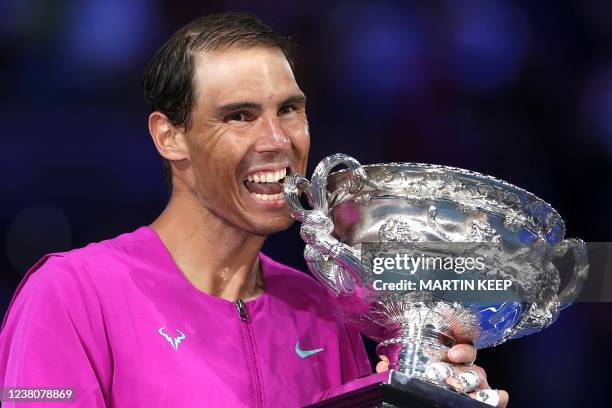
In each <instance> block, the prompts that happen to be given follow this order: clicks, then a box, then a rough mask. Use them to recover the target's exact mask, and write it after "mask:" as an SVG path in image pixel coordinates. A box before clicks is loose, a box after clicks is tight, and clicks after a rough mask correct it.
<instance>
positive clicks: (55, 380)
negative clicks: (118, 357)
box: [0, 256, 112, 408]
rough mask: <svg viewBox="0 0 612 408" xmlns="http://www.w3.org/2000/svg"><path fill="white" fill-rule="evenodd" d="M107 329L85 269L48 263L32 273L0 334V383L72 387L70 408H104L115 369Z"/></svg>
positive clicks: (60, 260) (54, 260)
mask: <svg viewBox="0 0 612 408" xmlns="http://www.w3.org/2000/svg"><path fill="white" fill-rule="evenodd" d="M103 328H104V323H103V319H102V313H101V311H100V308H99V302H98V299H97V294H96V292H95V289H94V287H93V285H92V283H91V281H90V279H89V277H88V275H87V274H86V273H85V271H83V270H80V269H79V268H78V267H75V266H73V265H71V263H70V262H69V260H68V259H67V258H65V257H61V256H51V257H49V258H46V259H43V261H41V262H39V263H38V264H37V265H36V266H35V267H34V268H33V269H32V270H30V271H29V272H28V274H27V275H26V278H24V282H23V283H22V284H21V285H20V288H19V289H18V292H17V294H16V295H15V297H14V300H13V302H12V303H11V306H10V307H9V310H8V312H7V316H6V318H5V322H4V324H3V327H2V331H1V333H0V384H2V386H3V387H19V388H21V387H40V388H51V387H54V388H65V387H69V388H71V389H72V390H73V392H74V399H73V401H72V404H70V405H71V406H75V407H105V406H106V403H105V397H104V395H105V394H104V392H103V388H104V385H105V384H104V383H105V382H106V379H108V378H110V373H111V370H112V367H111V363H110V357H109V350H108V345H107V343H106V339H105V334H104V329H103ZM40 404H41V403H40V402H30V403H28V402H18V403H14V402H5V403H3V406H6V407H14V406H15V407H21V408H28V407H34V406H40ZM42 404H44V406H45V407H49V408H52V407H54V406H57V407H65V406H66V403H65V402H64V403H61V402H58V403H54V402H45V403H42Z"/></svg>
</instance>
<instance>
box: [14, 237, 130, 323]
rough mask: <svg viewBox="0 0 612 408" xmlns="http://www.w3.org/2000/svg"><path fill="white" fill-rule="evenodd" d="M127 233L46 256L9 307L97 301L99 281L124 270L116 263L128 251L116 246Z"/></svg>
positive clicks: (22, 284)
mask: <svg viewBox="0 0 612 408" xmlns="http://www.w3.org/2000/svg"><path fill="white" fill-rule="evenodd" d="M126 235H129V234H123V235H120V236H118V237H116V238H113V239H110V240H106V241H101V242H97V243H90V244H89V245H87V246H85V247H82V248H77V249H73V250H71V251H67V252H58V253H51V254H47V255H45V256H43V257H42V258H41V259H40V260H39V261H38V262H36V263H35V264H34V265H33V266H32V267H31V268H30V269H29V270H28V271H27V272H26V274H25V276H24V277H23V279H22V281H21V283H20V284H19V286H18V287H17V290H16V291H15V293H14V295H13V299H12V301H11V304H10V305H9V310H12V311H15V309H22V308H26V309H32V308H40V309H45V305H50V304H53V305H59V304H65V306H66V308H67V309H74V308H75V307H79V306H81V305H82V302H88V303H91V302H96V303H97V302H98V296H97V291H96V286H97V285H96V281H98V282H104V281H105V280H108V279H109V278H110V277H111V276H112V275H113V274H116V273H117V271H118V270H119V269H120V268H117V267H113V266H117V265H120V264H121V263H122V258H124V257H125V254H123V253H122V252H121V251H119V250H117V249H116V246H117V245H118V244H119V243H121V242H122V241H125V239H126V237H125V236H126ZM7 315H8V312H7Z"/></svg>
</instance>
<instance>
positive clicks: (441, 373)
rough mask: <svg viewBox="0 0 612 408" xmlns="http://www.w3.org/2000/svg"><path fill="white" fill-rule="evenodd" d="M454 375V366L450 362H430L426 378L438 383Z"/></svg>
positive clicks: (426, 369) (426, 370)
mask: <svg viewBox="0 0 612 408" xmlns="http://www.w3.org/2000/svg"><path fill="white" fill-rule="evenodd" d="M452 376H453V367H452V366H451V365H450V364H448V363H443V362H438V363H429V364H427V367H426V368H425V378H427V379H428V380H430V381H433V382H436V383H442V382H444V381H445V380H446V379H447V378H449V377H452Z"/></svg>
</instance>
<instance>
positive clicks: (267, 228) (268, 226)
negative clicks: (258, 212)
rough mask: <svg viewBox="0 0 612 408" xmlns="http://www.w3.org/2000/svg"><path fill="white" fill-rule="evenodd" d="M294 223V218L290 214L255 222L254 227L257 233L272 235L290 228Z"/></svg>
mask: <svg viewBox="0 0 612 408" xmlns="http://www.w3.org/2000/svg"><path fill="white" fill-rule="evenodd" d="M292 224H293V218H291V217H290V216H286V217H275V218H273V219H268V220H260V221H259V222H253V223H252V224H251V225H252V229H253V232H254V233H255V234H257V235H271V234H274V233H277V232H281V231H284V230H286V229H287V228H289V227H290V226H291V225H292Z"/></svg>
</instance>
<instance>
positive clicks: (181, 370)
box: [0, 227, 371, 408]
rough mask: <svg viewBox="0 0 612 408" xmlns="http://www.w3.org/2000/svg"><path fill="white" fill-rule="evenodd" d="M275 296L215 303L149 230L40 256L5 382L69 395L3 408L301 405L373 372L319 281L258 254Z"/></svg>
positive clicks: (0, 362)
mask: <svg viewBox="0 0 612 408" xmlns="http://www.w3.org/2000/svg"><path fill="white" fill-rule="evenodd" d="M259 259H260V262H261V267H262V272H263V277H264V281H265V288H266V289H265V293H264V294H263V295H262V296H260V297H258V298H256V299H254V300H250V301H248V302H246V303H245V304H244V307H241V306H242V305H239V304H237V303H234V302H230V301H227V300H224V299H221V298H218V297H214V296H210V295H207V294H205V293H203V292H201V291H199V290H198V289H196V288H195V287H194V286H192V285H191V284H190V283H189V281H188V280H187V279H186V278H185V277H184V275H183V274H182V273H181V271H180V270H179V269H178V267H177V266H176V264H175V263H174V261H173V260H172V258H171V256H170V254H169V253H168V251H167V250H166V248H165V247H164V245H163V243H162V241H161V240H160V238H159V237H158V236H157V234H156V233H155V231H154V230H152V229H151V228H148V227H141V228H139V229H138V230H136V231H134V232H132V233H128V234H123V235H120V236H118V237H116V238H114V239H111V240H107V241H103V242H100V243H94V244H90V245H88V246H86V247H85V248H80V249H76V250H73V251H69V252H65V253H58V254H51V255H47V256H45V257H44V258H43V259H41V260H40V261H39V262H38V263H37V264H36V265H35V266H34V267H33V268H32V269H31V270H30V271H28V273H27V275H26V276H25V278H24V279H23V281H22V283H21V284H20V286H19V288H18V289H17V292H16V294H15V297H14V298H13V301H12V303H11V305H10V307H9V311H8V313H7V315H6V316H5V319H4V323H3V326H2V331H1V333H0V385H2V386H3V387H18V388H19V387H40V388H43V389H44V388H71V389H72V390H73V392H74V399H73V401H72V403H71V404H66V403H65V402H63V403H62V402H59V403H55V402H45V403H40V402H36V403H35V402H31V403H27V402H19V403H12V402H3V404H2V406H3V407H23V408H25V407H34V406H42V407H49V408H52V407H66V406H75V407H87V408H89V407H126V408H127V407H129V408H132V407H242V406H249V407H297V406H301V405H304V404H307V403H309V402H311V400H312V397H313V396H314V395H315V394H317V393H319V392H321V391H324V390H326V389H330V388H334V387H337V386H340V385H341V384H343V383H345V382H348V381H350V380H352V379H355V378H358V377H361V376H364V375H367V374H370V373H371V369H370V365H369V362H368V358H367V355H366V352H365V349H364V346H363V342H362V340H361V338H360V336H359V335H358V334H357V333H356V332H354V331H352V330H349V329H347V328H346V327H344V326H343V325H342V324H341V323H338V321H337V320H336V319H335V318H334V317H333V315H332V312H331V310H330V307H329V304H328V301H327V297H326V294H325V292H324V290H323V289H322V288H321V286H320V285H319V284H318V283H317V282H316V281H315V280H314V279H312V278H311V277H310V276H308V275H306V274H304V273H303V272H299V271H296V270H294V269H291V268H289V267H287V266H285V265H282V264H280V263H277V262H275V261H273V260H271V259H270V258H268V257H266V256H265V255H263V254H260V255H259Z"/></svg>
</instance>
